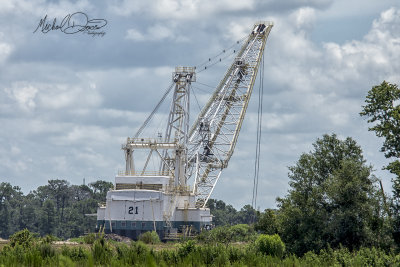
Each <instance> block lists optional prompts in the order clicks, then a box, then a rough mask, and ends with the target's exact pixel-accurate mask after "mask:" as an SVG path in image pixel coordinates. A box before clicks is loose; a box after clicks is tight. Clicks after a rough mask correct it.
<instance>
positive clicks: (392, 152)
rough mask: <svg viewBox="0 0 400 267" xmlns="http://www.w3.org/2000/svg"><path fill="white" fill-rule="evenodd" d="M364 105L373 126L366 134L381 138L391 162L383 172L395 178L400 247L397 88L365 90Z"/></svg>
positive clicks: (399, 94)
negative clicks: (370, 133)
mask: <svg viewBox="0 0 400 267" xmlns="http://www.w3.org/2000/svg"><path fill="white" fill-rule="evenodd" d="M365 103H366V105H365V106H363V107H362V108H363V110H362V112H361V113H360V115H361V116H363V117H367V118H368V123H371V124H372V127H370V128H368V130H369V131H374V132H375V134H376V135H377V136H378V137H383V138H384V142H383V145H382V147H381V152H384V155H385V157H386V158H393V159H394V161H392V162H390V163H389V164H388V165H387V166H386V167H385V169H387V170H389V171H390V172H391V173H392V174H394V175H395V176H396V177H395V178H394V179H392V182H393V184H392V192H393V199H392V211H393V215H394V216H393V223H392V224H393V227H394V230H393V231H394V234H393V235H394V237H395V240H396V243H397V244H399V245H400V161H399V158H400V89H399V88H398V86H397V85H396V84H390V83H388V82H386V81H384V82H382V83H381V84H380V85H377V86H374V87H372V89H371V90H369V91H368V95H367V97H366V99H365Z"/></svg>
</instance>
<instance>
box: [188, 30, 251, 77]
mask: <svg viewBox="0 0 400 267" xmlns="http://www.w3.org/2000/svg"><path fill="white" fill-rule="evenodd" d="M247 37H248V35H246V36H244V37H242V38H240V39H239V40H238V41H236V42H235V43H234V44H233V45H231V46H230V47H228V48H226V49H223V50H222V51H221V52H220V53H218V54H217V55H215V56H213V57H210V58H208V60H206V61H204V62H203V63H201V64H199V65H196V67H195V69H196V70H197V71H196V73H200V72H203V71H205V70H208V69H210V68H211V67H212V66H214V65H216V64H218V63H219V62H222V61H223V60H225V59H226V58H228V57H230V56H231V55H233V54H235V53H236V52H237V50H236V49H235V50H233V52H232V53H230V54H228V55H227V56H225V57H220V56H221V55H223V54H225V53H227V52H228V51H229V50H231V49H232V48H234V47H235V46H236V45H239V44H240V43H241V42H243V41H244V40H246V39H247ZM218 57H219V58H218ZM217 58H218V59H219V60H217V61H215V62H213V61H214V60H215V59H217Z"/></svg>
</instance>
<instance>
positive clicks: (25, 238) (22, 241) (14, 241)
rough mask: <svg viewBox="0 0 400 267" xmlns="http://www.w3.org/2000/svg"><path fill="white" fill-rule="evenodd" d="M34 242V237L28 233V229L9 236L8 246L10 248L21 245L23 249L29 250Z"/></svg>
mask: <svg viewBox="0 0 400 267" xmlns="http://www.w3.org/2000/svg"><path fill="white" fill-rule="evenodd" d="M35 240H36V238H35V235H34V234H33V233H31V232H29V230H28V229H24V230H21V231H19V232H16V233H14V234H13V235H12V236H10V245H11V246H12V247H15V246H16V245H21V246H22V247H24V248H29V247H31V246H32V245H33V243H34V242H35Z"/></svg>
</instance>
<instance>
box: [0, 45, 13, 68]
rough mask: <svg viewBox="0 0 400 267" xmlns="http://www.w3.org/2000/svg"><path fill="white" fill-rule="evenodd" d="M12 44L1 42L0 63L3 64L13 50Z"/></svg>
mask: <svg viewBox="0 0 400 267" xmlns="http://www.w3.org/2000/svg"><path fill="white" fill-rule="evenodd" d="M12 50H13V49H12V46H11V45H10V44H7V43H0V64H3V63H4V62H5V61H6V60H7V58H8V57H9V55H10V54H11V52H12Z"/></svg>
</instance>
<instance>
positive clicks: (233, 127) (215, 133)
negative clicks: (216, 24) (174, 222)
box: [187, 22, 273, 207]
mask: <svg viewBox="0 0 400 267" xmlns="http://www.w3.org/2000/svg"><path fill="white" fill-rule="evenodd" d="M272 26H273V24H272V23H268V22H259V23H256V24H255V25H254V28H253V31H252V32H251V34H250V35H249V37H248V38H247V40H246V42H245V43H244V45H243V46H242V48H241V50H240V51H239V53H238V56H237V57H236V58H235V60H234V62H233V63H232V65H231V66H230V68H229V69H228V71H227V72H226V74H225V76H224V78H223V79H222V80H221V82H220V83H219V85H218V86H217V88H216V90H215V92H214V94H213V95H212V97H211V98H210V100H209V101H208V103H207V104H206V106H205V107H204V108H203V110H202V111H201V112H200V114H199V116H198V118H197V120H196V121H195V123H194V124H193V126H192V128H191V130H190V132H189V143H188V165H189V166H188V167H189V168H188V173H187V178H188V179H190V178H191V177H193V178H194V179H193V180H194V186H193V192H194V193H195V194H196V196H197V202H196V206H198V207H204V206H205V205H206V203H207V200H208V199H209V197H210V195H211V193H212V191H213V189H214V187H215V185H216V183H217V181H218V179H219V177H220V175H221V171H222V170H223V169H224V168H226V167H227V166H228V162H229V159H230V158H231V156H232V153H233V151H234V149H235V145H236V142H237V139H238V136H239V132H240V128H241V126H242V122H243V119H244V115H245V113H246V110H247V106H248V103H249V100H250V96H251V93H252V90H253V87H254V82H255V80H256V76H257V72H258V67H259V65H260V62H261V58H262V56H263V52H264V48H265V44H266V40H267V37H268V35H269V32H270V31H271V28H272Z"/></svg>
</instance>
